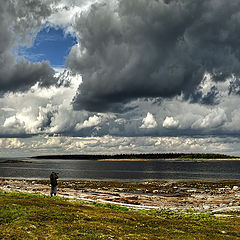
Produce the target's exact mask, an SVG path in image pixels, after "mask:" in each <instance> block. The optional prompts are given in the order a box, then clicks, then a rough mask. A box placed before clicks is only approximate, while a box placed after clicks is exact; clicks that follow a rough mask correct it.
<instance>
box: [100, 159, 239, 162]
mask: <svg viewBox="0 0 240 240" xmlns="http://www.w3.org/2000/svg"><path fill="white" fill-rule="evenodd" d="M97 161H99V162H151V161H183V162H187V161H189V162H190V161H191V162H207V161H240V158H219V159H217V158H216V159H189V158H185V159H184V158H168V159H166V158H164V159H125V158H123V159H115V158H111V159H99V160H97Z"/></svg>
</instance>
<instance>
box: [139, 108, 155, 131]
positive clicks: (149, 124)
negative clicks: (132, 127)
mask: <svg viewBox="0 0 240 240" xmlns="http://www.w3.org/2000/svg"><path fill="white" fill-rule="evenodd" d="M155 127H157V122H156V120H155V118H154V116H153V115H152V114H151V113H150V112H148V113H147V116H146V117H145V118H144V119H143V120H142V125H141V127H140V128H155Z"/></svg>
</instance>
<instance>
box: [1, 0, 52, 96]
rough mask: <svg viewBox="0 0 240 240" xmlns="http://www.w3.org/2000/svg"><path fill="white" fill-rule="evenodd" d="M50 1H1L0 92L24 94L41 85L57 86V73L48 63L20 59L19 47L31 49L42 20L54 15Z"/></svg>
mask: <svg viewBox="0 0 240 240" xmlns="http://www.w3.org/2000/svg"><path fill="white" fill-rule="evenodd" d="M51 2H53V1H47V0H41V1H38V0H26V1H17V0H13V1H5V0H0V93H1V95H2V94H3V93H5V92H7V91H13V92H16V91H25V90H27V89H29V88H30V87H31V86H33V85H34V84H35V83H37V82H39V85H40V86H42V87H47V86H49V85H52V84H55V83H56V81H57V79H55V78H54V73H55V72H54V70H53V69H52V68H51V67H50V66H49V64H48V62H42V63H30V62H28V61H26V60H24V59H21V60H17V56H16V55H15V54H14V51H16V49H17V47H18V46H19V45H27V46H30V45H31V42H32V39H33V37H34V36H35V35H36V34H37V32H38V31H39V30H40V28H41V26H42V23H43V20H44V19H45V18H46V17H47V16H49V15H50V14H51V8H50V3H51Z"/></svg>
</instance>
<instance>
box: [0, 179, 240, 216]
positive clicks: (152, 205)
mask: <svg viewBox="0 0 240 240" xmlns="http://www.w3.org/2000/svg"><path fill="white" fill-rule="evenodd" d="M0 190H2V191H6V192H12V191H18V192H25V193H40V194H43V195H49V191H50V185H49V180H46V179H39V180H37V179H7V178H0ZM57 195H58V196H60V197H67V198H70V199H79V200H81V201H86V202H100V203H110V204H117V205H121V206H125V207H129V208H132V209H141V210H151V209H165V210H171V211H176V212H179V211H188V210H189V209H191V210H194V211H205V212H219V211H221V212H222V211H232V210H233V209H235V210H237V211H240V180H219V181H201V180H184V181H183V180H142V181H137V182H136V181H109V180H99V179H98V180H59V185H58V193H57Z"/></svg>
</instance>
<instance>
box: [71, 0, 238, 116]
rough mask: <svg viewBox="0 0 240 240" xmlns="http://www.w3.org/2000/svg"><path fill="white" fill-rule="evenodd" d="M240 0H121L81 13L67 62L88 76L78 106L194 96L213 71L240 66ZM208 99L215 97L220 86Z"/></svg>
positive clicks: (218, 74)
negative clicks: (181, 95)
mask: <svg viewBox="0 0 240 240" xmlns="http://www.w3.org/2000/svg"><path fill="white" fill-rule="evenodd" d="M239 23H240V1H238V0H232V1H225V0H202V1H192V0H169V1H163V0H158V1H157V0H141V1H139V0H131V1H127V0H118V1H115V2H114V1H110V2H109V1H107V2H106V3H97V4H94V5H92V6H91V8H90V10H89V11H88V12H84V13H82V14H81V15H79V16H78V17H76V18H75V23H74V26H73V27H74V29H75V31H76V34H77V37H78V40H79V45H76V46H74V47H73V48H72V50H71V53H70V55H69V57H68V59H67V64H68V66H70V68H71V69H72V70H74V71H76V72H79V73H81V74H82V76H83V83H82V84H81V85H80V86H79V89H78V93H77V94H76V96H75V98H74V99H73V106H74V108H75V109H76V110H81V109H86V110H89V111H98V112H99V111H102V112H104V111H121V110H122V111H123V110H124V104H125V103H127V102H129V101H131V100H133V99H137V98H152V97H153V98H155V97H162V98H165V97H172V96H176V95H180V94H184V97H185V99H188V98H191V97H192V93H194V92H195V91H196V89H197V87H198V85H199V83H200V82H201V80H202V79H203V77H204V74H205V73H206V72H208V73H209V74H210V75H212V78H213V80H214V81H224V80H225V79H226V78H227V77H229V76H231V75H235V76H239V73H240V72H239V71H240V63H239V59H240V51H239V46H240V45H239V44H240V37H239V36H240V28H239ZM212 90H213V91H212V92H211V93H210V95H209V96H208V97H207V99H205V100H202V98H199V99H200V102H201V101H203V102H204V103H208V102H209V103H210V104H212V103H213V102H214V97H215V95H216V91H215V90H214V89H212Z"/></svg>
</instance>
